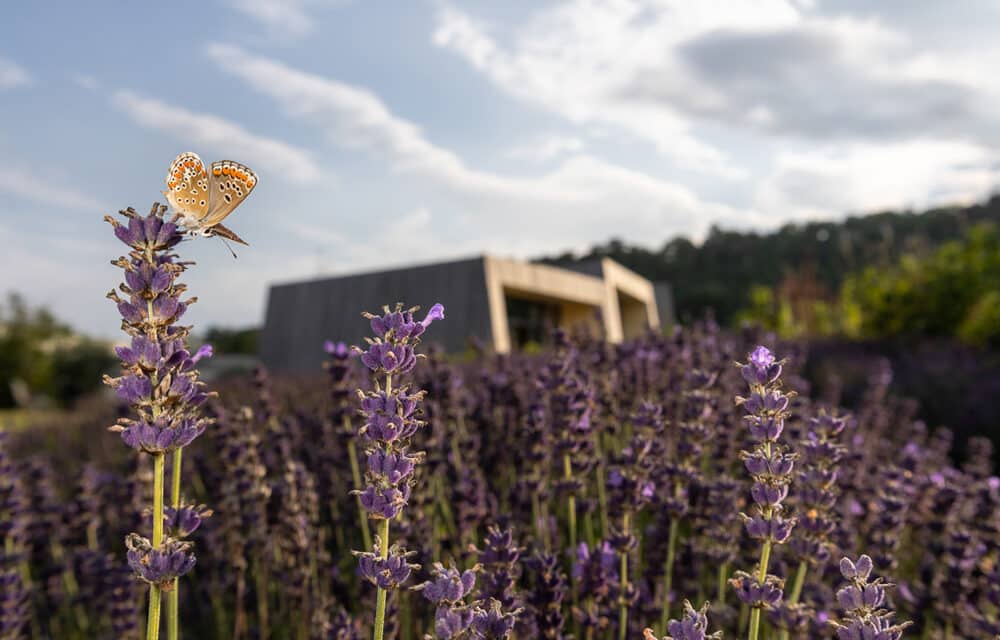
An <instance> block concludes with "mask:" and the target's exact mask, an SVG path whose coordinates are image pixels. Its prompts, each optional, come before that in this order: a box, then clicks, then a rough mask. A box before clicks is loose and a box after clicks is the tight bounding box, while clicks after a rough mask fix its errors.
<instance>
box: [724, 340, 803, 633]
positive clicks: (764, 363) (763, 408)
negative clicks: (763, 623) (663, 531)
mask: <svg viewBox="0 0 1000 640" xmlns="http://www.w3.org/2000/svg"><path fill="white" fill-rule="evenodd" d="M739 367H740V372H741V373H742V374H743V379H744V380H745V381H746V382H747V383H748V384H749V386H750V396H749V397H747V398H741V397H738V398H737V399H736V402H737V404H739V405H742V406H743V409H744V410H745V411H746V412H747V413H746V415H745V416H744V417H743V419H744V420H745V421H746V422H747V424H748V426H749V428H750V436H751V438H752V439H753V441H754V443H755V446H754V447H753V449H752V450H750V451H744V452H743V454H742V456H743V464H744V466H745V467H746V469H747V471H749V472H750V475H751V476H752V477H753V485H752V486H751V488H750V497H751V498H752V499H753V502H754V508H753V513H752V515H746V514H741V515H742V517H743V520H744V525H745V527H746V531H747V534H749V536H750V537H751V538H753V539H754V540H758V541H759V542H760V543H761V552H760V562H759V564H758V565H757V569H756V571H754V573H753V574H748V573H745V572H743V571H738V572H736V574H734V576H733V579H732V580H731V581H730V584H732V585H733V586H734V587H735V588H736V593H737V595H738V596H739V598H740V600H741V601H743V603H744V604H746V605H748V606H750V607H752V610H751V612H750V625H749V632H748V636H747V637H748V638H749V640H757V636H758V634H759V633H760V616H761V611H762V610H763V609H770V608H772V607H774V606H776V605H777V604H778V603H780V602H781V599H782V596H783V589H784V582H783V581H782V580H781V579H780V578H778V577H777V576H773V575H770V574H768V572H767V570H768V564H769V563H770V559H771V550H772V549H773V547H774V546H775V545H779V544H783V543H784V542H786V541H787V540H788V538H789V536H790V535H791V533H792V528H793V527H794V526H795V520H794V519H793V518H786V517H784V516H782V511H783V509H784V507H783V505H782V502H783V501H784V499H785V498H786V497H787V496H788V485H789V483H790V481H791V477H792V469H793V467H794V465H795V454H792V453H787V452H786V450H785V447H784V446H783V445H781V444H780V443H779V439H780V438H781V433H782V431H783V430H784V428H785V419H786V417H787V416H788V412H787V410H788V402H789V399H790V394H786V393H784V392H782V390H781V383H780V381H779V378H780V377H781V367H782V362H781V361H778V360H775V358H774V355H773V354H772V353H771V352H770V351H769V350H768V349H767V348H766V347H762V346H759V347H757V348H756V349H754V351H753V352H752V353H751V354H750V356H749V358H748V359H747V363H746V364H741V365H739Z"/></svg>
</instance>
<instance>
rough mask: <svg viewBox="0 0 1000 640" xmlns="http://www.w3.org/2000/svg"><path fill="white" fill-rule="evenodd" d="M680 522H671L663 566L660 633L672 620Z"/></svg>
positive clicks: (675, 520) (663, 631)
mask: <svg viewBox="0 0 1000 640" xmlns="http://www.w3.org/2000/svg"><path fill="white" fill-rule="evenodd" d="M679 527H680V520H679V519H678V518H676V517H674V518H673V519H671V520H670V534H669V537H668V538H667V561H666V562H665V563H664V565H663V608H662V610H661V611H660V633H666V632H667V621H668V620H670V591H671V590H672V589H673V588H674V556H675V555H676V554H677V534H678V533H679Z"/></svg>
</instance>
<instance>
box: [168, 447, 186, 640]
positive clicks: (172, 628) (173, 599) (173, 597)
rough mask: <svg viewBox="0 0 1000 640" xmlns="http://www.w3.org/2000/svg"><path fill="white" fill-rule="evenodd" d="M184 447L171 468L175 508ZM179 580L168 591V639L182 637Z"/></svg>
mask: <svg viewBox="0 0 1000 640" xmlns="http://www.w3.org/2000/svg"><path fill="white" fill-rule="evenodd" d="M183 451H184V449H177V450H175V451H174V463H173V467H172V469H171V472H172V474H171V480H172V482H171V486H170V505H171V506H172V507H173V508H174V509H180V506H181V456H182V452H183ZM179 588H180V585H179V580H178V579H177V578H174V588H173V589H171V590H170V592H169V593H167V640H178V638H180V624H179V617H180V616H179V594H178V591H179Z"/></svg>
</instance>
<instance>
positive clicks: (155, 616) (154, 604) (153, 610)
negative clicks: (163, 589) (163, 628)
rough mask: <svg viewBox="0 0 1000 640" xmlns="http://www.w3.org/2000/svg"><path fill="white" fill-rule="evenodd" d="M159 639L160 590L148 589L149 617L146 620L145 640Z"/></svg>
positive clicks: (156, 588) (157, 588) (152, 587)
mask: <svg viewBox="0 0 1000 640" xmlns="http://www.w3.org/2000/svg"><path fill="white" fill-rule="evenodd" d="M159 637H160V588H159V587H156V586H153V585H150V587H149V615H148V617H147V618H146V640H157V638H159Z"/></svg>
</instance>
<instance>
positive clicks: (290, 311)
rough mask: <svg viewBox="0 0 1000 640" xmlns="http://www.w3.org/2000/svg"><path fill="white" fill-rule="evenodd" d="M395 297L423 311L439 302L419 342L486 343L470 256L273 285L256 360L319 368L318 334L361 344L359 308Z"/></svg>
mask: <svg viewBox="0 0 1000 640" xmlns="http://www.w3.org/2000/svg"><path fill="white" fill-rule="evenodd" d="M396 302H403V303H404V304H406V305H407V306H412V305H420V307H421V308H422V309H423V310H424V311H426V310H427V309H429V308H430V307H431V305H432V304H434V303H435V302H440V303H442V304H443V305H444V307H445V320H444V321H442V322H435V323H434V324H433V325H432V326H431V328H430V329H429V330H428V331H427V334H426V337H425V338H424V342H425V343H428V344H434V343H439V344H441V346H443V347H444V348H445V349H447V350H448V351H462V350H463V349H464V348H465V347H466V346H467V344H468V340H469V338H470V337H475V338H478V339H479V340H482V341H484V342H486V344H487V345H489V344H492V332H491V325H490V312H489V303H488V301H487V297H486V278H485V274H484V267H483V258H482V257H477V258H473V259H469V260H460V261H455V262H445V263H440V264H432V265H425V266H417V267H409V268H406V269H397V270H393V271H382V272H377V273H366V274H360V275H354V276H344V277H339V278H327V279H323V280H313V281H309V282H298V283H291V284H282V285H274V286H272V287H271V289H270V291H269V293H268V301H267V312H266V318H265V322H264V328H263V329H262V331H261V337H260V357H261V360H262V361H263V362H264V364H265V365H266V366H267V367H269V368H271V369H273V370H276V371H296V372H310V371H319V370H320V368H321V366H322V362H323V359H324V355H325V354H324V353H323V342H324V341H325V340H333V341H344V342H346V343H348V344H352V345H354V344H357V345H360V344H362V341H363V340H364V338H365V336H368V335H370V333H371V331H370V329H369V326H368V321H367V320H365V319H364V318H363V317H362V316H361V313H362V312H363V311H371V312H373V313H374V312H378V311H380V310H381V308H382V305H384V304H395V303H396ZM421 313H422V312H421ZM418 317H420V314H418Z"/></svg>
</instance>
